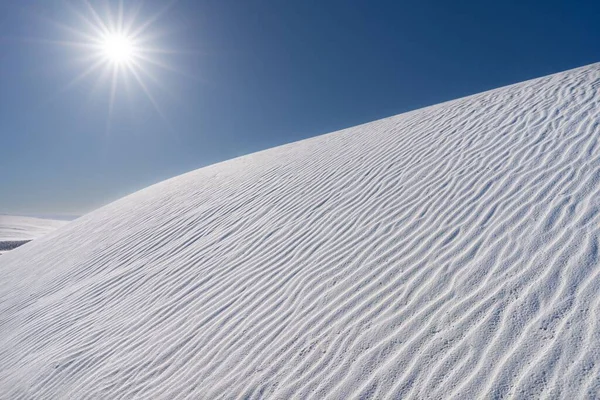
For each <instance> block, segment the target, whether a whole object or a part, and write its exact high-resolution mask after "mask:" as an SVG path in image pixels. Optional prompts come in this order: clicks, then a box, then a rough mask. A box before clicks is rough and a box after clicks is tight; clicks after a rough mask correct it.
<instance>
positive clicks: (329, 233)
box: [0, 64, 600, 399]
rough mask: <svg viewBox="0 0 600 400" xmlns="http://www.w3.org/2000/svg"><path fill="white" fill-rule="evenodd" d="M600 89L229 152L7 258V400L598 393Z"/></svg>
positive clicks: (438, 111)
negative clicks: (226, 156) (231, 156)
mask: <svg viewBox="0 0 600 400" xmlns="http://www.w3.org/2000/svg"><path fill="white" fill-rule="evenodd" d="M599 90H600V65H598V64H595V65H590V66H587V67H583V68H579V69H575V70H571V71H567V72H563V73H559V74H556V75H552V76H547V77H544V78H540V79H536V80H532V81H527V82H523V83H520V84H516V85H512V86H509V87H504V88H500V89H497V90H493V91H489V92H485V93H481V94H478V95H474V96H470V97H467V98H462V99H458V100H455V101H451V102H447V103H443V104H439V105H436V106H432V107H427V108H424V109H420V110H417V111H413V112H409V113H405V114H401V115H398V116H395V117H391V118H387V119H383V120H380V121H375V122H372V123H369V124H365V125H361V126H357V127H354V128H350V129H346V130H343V131H339V132H335V133H331V134H328V135H323V136H320V137H316V138H313V139H310V140H305V141H301V142H297V143H292V144H289V145H286V146H281V147H277V148H273V149H270V150H267V151H263V152H259V153H255V154H251V155H248V156H245V157H240V158H237V159H234V160H230V161H227V162H223V163H219V164H215V165H212V166H209V167H206V168H202V169H200V170H197V171H194V172H191V173H188V174H185V175H182V176H178V177H176V178H173V179H170V180H167V181H165V182H162V183H160V184H157V185H154V186H151V187H149V188H146V189H144V190H142V191H140V192H137V193H135V194H133V195H130V196H127V197H125V198H123V199H121V200H119V201H117V202H115V203H112V204H110V205H108V206H105V207H103V208H101V209H99V210H96V211H95V212H92V213H90V214H87V215H85V216H84V217H82V218H79V219H78V220H76V221H73V222H71V223H70V224H69V225H68V226H65V227H63V228H62V229H60V230H59V231H56V232H54V233H53V234H50V235H47V236H44V237H42V238H40V239H38V240H35V241H33V242H31V243H29V244H27V245H26V246H24V247H22V248H20V249H18V250H16V251H15V252H13V253H12V254H11V253H9V254H6V255H4V256H2V257H0V276H2V279H1V280H0V365H1V366H2V368H0V397H1V398H6V399H85V398H90V399H92V398H93V399H117V398H122V399H179V398H189V399H233V398H236V399H238V398H239V399H258V398H273V399H305V398H312V399H324V398H331V399H349V398H353V399H354V398H361V399H366V398H393V399H501V398H518V399H536V398H552V399H554V398H561V399H598V398H600V318H599V316H600V260H599V250H598V249H599V236H600V143H599V141H600V93H599V92H598V91H599ZM17 252H18V254H17Z"/></svg>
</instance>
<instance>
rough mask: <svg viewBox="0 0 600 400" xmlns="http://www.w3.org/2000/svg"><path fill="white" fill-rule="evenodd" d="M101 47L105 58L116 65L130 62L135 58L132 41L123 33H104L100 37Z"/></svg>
mask: <svg viewBox="0 0 600 400" xmlns="http://www.w3.org/2000/svg"><path fill="white" fill-rule="evenodd" d="M101 48H102V53H103V55H104V57H105V58H106V60H107V61H109V62H111V63H114V64H117V65H122V64H131V62H132V61H133V60H134V59H135V45H134V42H133V40H132V39H131V38H130V37H128V36H126V35H123V34H119V33H113V34H108V35H106V36H105V37H104V38H103V39H102V42H101Z"/></svg>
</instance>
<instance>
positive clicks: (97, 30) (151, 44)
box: [43, 0, 193, 131]
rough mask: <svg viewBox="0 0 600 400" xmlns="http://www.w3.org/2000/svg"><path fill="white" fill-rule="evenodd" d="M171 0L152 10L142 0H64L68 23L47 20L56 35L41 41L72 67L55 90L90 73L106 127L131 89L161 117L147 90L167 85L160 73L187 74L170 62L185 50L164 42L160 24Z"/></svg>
mask: <svg viewBox="0 0 600 400" xmlns="http://www.w3.org/2000/svg"><path fill="white" fill-rule="evenodd" d="M175 1H176V0H171V1H167V2H164V4H163V6H162V8H159V9H157V10H154V12H152V10H148V11H150V12H145V10H143V9H142V5H143V4H145V3H144V1H143V0H140V1H129V0H127V1H126V0H97V1H95V2H94V3H93V4H94V5H92V2H90V1H87V0H86V1H77V2H75V1H74V2H72V3H70V2H65V7H66V11H68V12H67V13H66V16H68V18H66V17H65V21H69V22H68V23H64V22H62V21H55V20H51V21H50V22H51V23H52V24H53V25H55V26H56V27H58V28H59V30H58V32H57V33H58V34H59V35H60V36H59V37H58V38H57V39H56V40H55V39H52V40H43V42H44V43H51V44H55V45H60V46H62V47H65V48H67V49H69V50H70V51H71V53H69V56H70V60H72V61H73V64H74V65H75V66H76V68H77V70H76V71H75V73H74V75H73V77H72V79H71V80H70V81H68V82H67V83H66V84H65V85H64V87H63V88H61V92H64V91H66V90H69V89H71V88H72V87H74V86H75V85H77V84H79V83H80V82H83V81H84V80H87V79H88V78H92V79H93V78H94V77H95V80H96V84H95V85H94V86H93V91H92V93H97V92H98V91H102V92H106V93H107V94H108V115H107V131H108V130H110V123H111V122H110V121H111V119H112V114H113V110H115V104H116V103H117V100H119V99H124V101H127V99H131V98H133V97H135V96H136V93H135V90H138V91H141V93H142V94H143V96H145V97H146V98H147V100H148V101H149V102H150V103H151V105H152V107H153V108H154V110H155V111H156V112H157V114H158V115H159V116H160V117H161V118H162V119H163V120H166V118H165V116H164V114H163V112H162V111H161V107H160V102H159V100H160V98H158V97H156V96H155V94H154V93H153V92H154V90H153V89H160V90H165V89H167V90H168V89H169V88H168V87H167V85H165V84H164V79H165V78H167V77H166V76H165V75H164V73H165V72H168V73H177V74H181V75H182V76H186V77H187V75H186V74H185V73H183V72H182V71H181V70H180V69H179V67H178V65H175V64H172V59H173V57H175V56H177V55H182V54H189V52H187V53H184V52H179V51H177V50H176V49H174V48H173V47H172V45H173V43H171V42H170V41H169V40H166V39H167V37H168V36H169V34H170V30H169V29H167V27H165V26H161V25H162V24H161V23H160V20H161V19H162V17H163V16H165V14H166V13H167V12H170V10H171V8H172V7H173V6H174V4H175ZM115 5H116V8H115V7H114V6H115ZM165 46H167V47H165ZM192 78H193V77H192ZM119 101H120V100H119ZM138 104H139V103H138ZM118 110H122V108H119V109H118Z"/></svg>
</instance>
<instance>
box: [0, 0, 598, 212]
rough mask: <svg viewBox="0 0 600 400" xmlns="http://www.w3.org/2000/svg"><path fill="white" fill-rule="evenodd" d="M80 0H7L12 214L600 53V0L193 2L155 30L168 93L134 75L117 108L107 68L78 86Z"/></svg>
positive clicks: (4, 157) (121, 88) (2, 59)
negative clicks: (104, 76)
mask: <svg viewBox="0 0 600 400" xmlns="http://www.w3.org/2000/svg"><path fill="white" fill-rule="evenodd" d="M91 3H92V5H93V6H94V8H99V9H103V8H102V7H104V3H106V1H95V2H94V1H92V2H91ZM109 3H110V5H111V6H112V7H113V8H114V7H116V5H117V3H116V2H109ZM164 3H165V2H162V1H158V0H157V1H146V2H145V3H144V4H143V7H142V9H141V10H142V11H141V12H140V15H139V20H140V21H144V20H145V19H148V18H150V16H151V15H153V14H155V13H157V12H158V11H160V10H161V7H162V6H163V4H164ZM127 4H132V3H131V2H128V3H127ZM81 5H82V3H81V2H77V1H71V2H65V1H62V0H61V1H59V0H38V1H33V0H20V1H4V2H1V3H0V47H1V54H0V172H1V173H2V181H1V182H2V183H1V185H0V212H3V213H12V214H37V215H63V214H64V215H73V214H82V213H85V212H88V211H91V210H93V209H94V208H96V207H99V206H101V205H103V204H106V203H108V202H110V201H113V200H116V199H118V198H119V197H121V196H123V195H125V194H127V193H131V192H133V191H136V190H138V189H141V188H143V187H145V186H148V185H149V184H152V183H156V182H159V181H161V180H163V179H166V178H169V177H172V176H175V175H178V174H181V173H184V172H187V171H190V170H193V169H196V168H199V167H202V166H205V165H208V164H212V163H215V162H218V161H222V160H226V159H229V158H232V157H236V156H239V155H243V154H247V153H250V152H254V151H258V150H262V149H265V148H269V147H272V146H276V145H280V144H284V143H288V142H292V141H296V140H300V139H304V138H308V137H312V136H315V135H319V134H323V133H327V132H330V131H334V130H337V129H342V128H345V127H349V126H353V125H356V124H360V123H364V122H368V121H371V120H375V119H378V118H382V117H386V116H390V115H394V114H398V113H401V112H404V111H408V110H412V109H416V108H420V107H423V106H426V105H430V104H435V103H438V102H441V101H445V100H450V99H454V98H457V97H461V96H465V95H469V94H473V93H477V92H480V91H483V90H488V89H492V88H496V87H499V86H503V85H507V84H511V83H515V82H519V81H522V80H526V79H530V78H535V77H538V76H542V75H547V74H550V73H554V72H559V71H562V70H566V69H570V68H574V67H578V66H582V65H585V64H590V63H593V62H598V61H600V47H599V46H598V44H599V43H600V24H598V21H599V20H600V3H598V2H593V1H589V2H584V1H560V2H553V1H500V2H488V1H463V2H448V1H412V2H408V1H367V0H365V1H347V0H345V1H337V0H336V1H327V0H319V1H316V0H304V1H280V0H239V1H232V0H220V1H202V0H180V1H178V2H175V3H174V4H173V6H172V7H171V8H170V9H168V10H167V11H166V12H165V13H163V14H161V16H160V18H158V19H157V20H156V21H155V22H154V23H153V24H152V25H151V26H150V27H149V28H148V31H149V33H154V34H155V35H154V36H156V38H155V41H156V45H157V46H160V47H161V48H163V49H169V53H168V54H164V55H162V56H161V62H163V64H166V65H167V66H168V67H169V68H168V69H167V68H162V67H154V68H153V69H152V71H151V72H152V74H153V76H155V78H156V80H155V81H150V80H148V81H147V83H148V87H149V89H150V93H151V95H152V96H153V98H154V99H155V102H156V105H153V104H152V102H151V101H149V100H148V97H147V96H146V94H145V92H144V91H143V90H141V88H140V87H139V85H138V86H136V84H135V82H134V81H133V80H132V79H129V81H127V79H123V81H121V82H119V84H118V85H117V88H116V91H115V97H114V102H113V108H112V116H111V118H110V119H108V109H109V103H110V101H109V96H108V93H109V91H108V89H107V85H106V82H105V81H101V80H100V78H101V76H100V75H101V74H100V73H99V72H98V73H97V74H96V73H91V74H90V75H89V76H87V77H86V78H85V79H82V80H81V81H79V82H78V83H77V84H76V85H72V86H70V87H68V88H67V85H68V83H69V82H70V81H71V80H72V79H73V78H74V77H76V76H77V75H79V74H80V73H82V72H83V71H84V70H85V63H83V62H82V61H81V57H83V56H85V54H84V53H82V52H83V50H82V49H80V48H72V47H70V46H61V45H57V44H55V43H52V41H54V40H68V39H69V35H70V34H71V33H69V32H67V31H65V29H63V28H60V27H59V25H67V26H71V27H75V28H76V29H84V27H83V26H82V24H81V23H78V21H77V19H76V18H74V14H73V13H72V12H69V10H70V9H76V10H78V9H81ZM159 111H160V112H159ZM161 114H162V115H161Z"/></svg>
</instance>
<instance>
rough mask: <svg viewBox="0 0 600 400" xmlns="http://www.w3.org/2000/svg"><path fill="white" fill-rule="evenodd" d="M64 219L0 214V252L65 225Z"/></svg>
mask: <svg viewBox="0 0 600 400" xmlns="http://www.w3.org/2000/svg"><path fill="white" fill-rule="evenodd" d="M66 223H67V222H66V221H58V220H53V219H43V218H33V217H21V216H13V215H2V214H0V254H3V253H4V252H6V251H7V249H10V248H12V247H13V246H16V245H20V244H21V243H26V242H28V241H30V240H33V239H35V238H38V237H40V236H43V235H45V234H47V233H50V232H52V231H53V230H55V229H57V228H60V227H61V226H63V225H65V224H66Z"/></svg>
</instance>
